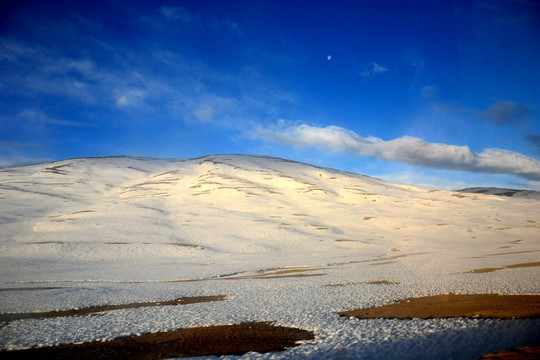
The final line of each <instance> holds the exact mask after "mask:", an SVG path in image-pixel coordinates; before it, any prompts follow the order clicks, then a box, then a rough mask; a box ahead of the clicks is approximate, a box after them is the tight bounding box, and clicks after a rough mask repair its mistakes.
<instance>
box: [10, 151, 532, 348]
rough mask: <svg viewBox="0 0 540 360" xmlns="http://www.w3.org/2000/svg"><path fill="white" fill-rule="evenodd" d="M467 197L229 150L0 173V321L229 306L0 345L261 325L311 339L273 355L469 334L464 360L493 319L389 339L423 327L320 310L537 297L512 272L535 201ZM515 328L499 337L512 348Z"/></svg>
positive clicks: (30, 331)
mask: <svg viewBox="0 0 540 360" xmlns="http://www.w3.org/2000/svg"><path fill="white" fill-rule="evenodd" d="M481 190H482V191H476V190H474V189H473V190H471V189H468V191H465V190H463V191H460V192H451V191H434V190H426V189H422V188H418V187H414V186H409V185H400V184H393V183H388V182H385V181H382V180H379V179H375V178H371V177H367V176H363V175H358V174H352V173H347V172H342V171H338V170H333V169H327V168H320V167H316V166H312V165H307V164H302V163H298V162H293V161H288V160H283V159H277V158H271V157H264V156H246V155H216V156H207V157H202V158H197V159H188V160H166V159H148V158H136V157H104V158H81V159H71V160H64V161H58V162H54V163H46V164H38V165H29V166H21V167H10V168H3V169H0V203H1V207H0V280H1V282H2V286H1V287H2V289H1V290H3V291H2V297H1V298H0V312H2V313H8V312H28V311H47V310H53V309H59V308H62V309H64V308H77V307H84V306H91V305H98V304H115V303H122V302H130V301H159V300H163V299H170V298H175V297H178V294H179V293H181V294H182V295H201V294H202V295H208V294H226V295H229V296H230V299H229V300H228V301H221V302H219V303H212V304H197V305H192V308H190V309H189V310H186V308H187V307H185V308H182V309H181V310H175V309H172V308H170V307H169V309H160V310H156V309H149V310H145V311H144V312H142V313H141V311H140V310H139V312H137V313H135V312H134V310H121V311H120V310H119V312H121V315H115V314H116V313H114V312H111V314H107V315H106V316H103V317H94V318H92V319H82V318H66V319H50V320H43V319H42V320H35V319H34V320H20V321H15V322H10V323H9V324H7V325H5V326H4V327H3V328H1V329H0V347H1V348H4V349H5V348H17V347H27V346H36V345H39V344H50V343H57V342H76V341H88V340H91V339H97V338H111V337H117V336H120V335H126V334H131V333H136V332H145V331H157V329H169V328H175V327H186V326H194V325H210V324H215V323H231V322H241V321H250V320H265V319H269V320H276V321H279V322H282V323H287V324H292V325H294V326H298V327H303V328H310V329H317V330H318V331H319V336H318V338H317V339H318V340H316V341H315V342H314V343H313V344H311V345H309V346H308V345H304V346H303V347H299V348H295V349H294V350H293V349H291V350H289V352H287V354H286V355H283V356H284V358H287V357H289V356H292V355H291V354H293V355H294V356H308V355H309V357H318V358H324V356H326V355H324V354H330V353H332V354H333V353H334V352H335V351H337V350H336V349H338V348H342V349H344V350H343V351H344V352H343V353H344V354H347V353H348V352H349V351H353V350H354V349H356V350H354V351H356V353H357V354H364V355H365V354H367V353H365V351H367V350H364V352H362V351H361V350H359V349H357V347H361V344H360V343H359V340H358V336H360V338H362V337H363V338H364V340H365V341H367V343H369V344H372V346H375V347H377V349H378V350H377V351H382V345H373V344H377V343H378V342H379V341H383V340H382V339H383V338H384V339H385V340H384V341H383V342H385V343H386V344H387V345H388V346H394V348H393V349H394V350H388V351H386V350H385V352H384V353H385V354H386V355H387V356H386V358H407V357H409V358H415V357H416V356H417V355H418V353H417V352H415V351H414V350H411V348H410V342H411V341H413V342H414V341H420V343H422V344H424V345H426V346H427V345H430V344H431V345H433V342H437V341H440V339H441V338H447V337H448V334H449V333H451V338H452V337H453V338H452V339H454V340H455V341H461V340H460V339H462V338H468V337H469V336H470V326H472V327H473V328H474V329H475V331H478V334H483V335H478V336H480V338H481V340H478V339H477V340H478V344H476V343H475V345H474V346H472V345H471V346H472V349H473V350H471V351H472V353H466V354H467V356H470V355H471V354H474V353H475V352H474V351H480V350H478V349H479V348H481V347H482V346H484V345H485V344H489V343H491V342H492V341H493V336H495V337H497V336H498V335H493V333H494V331H495V333H496V331H498V330H500V329H502V328H503V325H501V324H499V323H496V322H493V323H490V324H487V325H486V324H483V323H482V324H480V323H478V322H477V323H475V324H473V325H471V324H469V323H467V324H464V323H459V322H457V321H456V320H445V321H442V320H438V321H439V322H437V321H435V320H434V321H435V323H434V324H435V325H433V324H431V325H429V326H435V327H436V328H437V327H438V328H437V329H439V330H437V331H435V333H434V335H430V336H427V335H422V336H420V335H419V336H420V340H412V338H411V336H410V335H407V334H408V333H410V332H411V331H413V333H414V332H415V331H416V334H417V335H418V334H424V333H423V329H424V328H423V327H424V326H425V325H421V324H419V323H409V324H408V325H403V324H400V325H398V324H396V323H391V322H388V321H386V322H383V320H372V322H367V323H365V324H364V328H362V329H359V328H357V327H355V326H354V324H351V323H350V322H349V321H347V319H341V318H339V317H336V316H335V313H336V312H337V311H341V310H346V309H351V308H355V307H358V306H366V305H370V306H373V305H377V304H381V303H387V302H392V301H394V300H396V299H397V298H400V297H407V296H417V295H426V294H435V293H448V292H489V293H491V292H494V293H540V284H539V282H538V278H539V275H540V273H539V271H538V269H539V268H538V267H536V266H532V265H528V266H519V265H520V264H533V263H534V262H538V260H539V254H540V201H538V200H537V199H535V198H533V197H532V196H527V197H521V198H519V197H514V198H511V197H501V196H496V195H499V194H498V193H497V194H496V193H494V192H492V191H490V190H489V189H481ZM484 190H486V191H484ZM491 194H494V195H491ZM483 269H484V270H485V269H495V270H492V271H482V270H483ZM494 274H495V275H494ZM225 280H227V281H225ZM377 281H379V282H378V283H377ZM374 284H383V285H374ZM25 289H26V291H23V290H25ZM201 309H203V310H201ZM130 311H131V312H130ZM152 311H153V312H152ZM179 311H180V313H178V312H179ZM117 312H118V311H117ZM113 313H114V314H113ZM171 314H175V316H172V315H171ZM115 316H116V317H115ZM83 321H84V323H83ZM377 321H379V322H377ZM452 321H453V322H452ZM463 321H465V320H463ZM381 322H382V323H381ZM536 324H538V323H536ZM531 326H536V325H534V324H533V325H531ZM74 327H75V328H77V329H81V330H80V331H75V332H74V331H73V328H74ZM460 327H464V328H466V329H469V330H467V331H465V332H461V333H460V332H459V331H458V330H456V329H459V328H460ZM479 328H481V329H480V330H479ZM526 328H527V326H525V327H524V325H523V323H521V325H519V326H516V329H514V330H515V331H514V330H508V329H506V330H505V332H506V335H505V336H509V338H510V339H514V340H515V338H516V337H519V336H521V335H522V332H523V331H522V330H523V329H526ZM46 329H53V330H54V331H49V332H47V331H45V330H46ZM384 329H390V330H389V331H394V330H395V331H396V338H395V339H394V340H392V339H391V338H388V337H387V336H386V335H384V332H385V331H386V330H384ZM391 329H394V330H391ZM520 329H522V330H520ZM364 330H365V331H364ZM509 331H510V334H513V333H512V331H514V333H515V334H518V335H515V336H514V337H512V336H513V335H508V333H509ZM520 331H521V332H520ZM360 334H363V335H360ZM487 334H490V335H489V336H491V338H489V339H487V338H485V336H484V335H486V336H487ZM351 336H352V337H353V338H350V337H351ZM355 336H356V338H355ZM478 336H476V337H475V339H476V338H478ZM501 337H502V335H501ZM347 339H349V340H347ZM351 339H353V340H351ZM354 339H356V340H354ZM454 340H452V341H454ZM475 341H476V340H475ZM507 342H511V340H508V341H507ZM482 344H484V345H482ZM306 346H307V349H308V350H305V349H306ZM450 347H451V345H450ZM300 349H304V350H300ZM351 349H353V350H351ZM404 349H408V350H406V351H405V352H403V351H404ZM330 350H332V351H330ZM295 351H296V352H295ZM329 351H330V352H329ZM369 351H371V350H369ZM302 354H303V355H302ZM261 356H262V355H261ZM403 356H404V357H403ZM428 357H429V356H428Z"/></svg>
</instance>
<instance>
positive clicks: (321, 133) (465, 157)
mask: <svg viewBox="0 0 540 360" xmlns="http://www.w3.org/2000/svg"><path fill="white" fill-rule="evenodd" d="M283 125H284V123H281V126H280V125H278V126H277V127H275V128H258V129H257V130H255V131H253V132H252V133H251V134H250V135H251V136H254V137H257V138H263V139H265V140H269V141H274V142H278V143H282V144H285V145H290V146H299V147H320V148H324V149H328V150H331V151H337V152H345V153H352V154H355V155H357V156H364V157H372V158H378V159H386V160H391V161H396V162H402V163H406V164H410V165H415V166H421V167H426V168H434V169H445V170H464V171H470V172H484V173H494V174H512V175H517V176H520V177H522V178H525V179H528V180H535V181H538V180H540V162H539V161H537V160H535V159H533V158H531V157H528V156H525V155H522V154H519V153H516V152H512V151H507V150H503V149H485V150H484V151H483V152H480V153H478V152H474V151H472V150H471V149H470V148H469V147H468V146H456V145H447V144H438V143H429V142H426V141H424V140H422V139H419V138H416V137H411V136H403V137H400V138H397V139H393V140H388V141H384V140H382V139H380V138H376V137H372V136H370V137H362V136H360V135H358V134H356V133H355V132H353V131H351V130H347V129H344V128H341V127H338V126H327V127H317V126H310V125H306V124H302V125H298V126H290V127H285V126H283Z"/></svg>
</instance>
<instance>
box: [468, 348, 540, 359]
mask: <svg viewBox="0 0 540 360" xmlns="http://www.w3.org/2000/svg"><path fill="white" fill-rule="evenodd" d="M538 359H540V346H523V347H516V348H512V349H508V350H502V351H497V352H495V353H492V354H487V355H484V356H482V357H479V358H478V359H477V360H538Z"/></svg>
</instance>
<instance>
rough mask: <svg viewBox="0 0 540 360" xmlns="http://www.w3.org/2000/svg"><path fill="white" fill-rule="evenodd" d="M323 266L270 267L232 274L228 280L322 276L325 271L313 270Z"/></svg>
mask: <svg viewBox="0 0 540 360" xmlns="http://www.w3.org/2000/svg"><path fill="white" fill-rule="evenodd" d="M321 269H322V267H290V268H278V269H268V270H264V271H261V272H258V273H256V274H253V275H242V276H231V277H228V278H224V279H228V280H237V279H280V278H290V277H307V276H322V275H326V274H325V273H312V272H313V271H318V270H321Z"/></svg>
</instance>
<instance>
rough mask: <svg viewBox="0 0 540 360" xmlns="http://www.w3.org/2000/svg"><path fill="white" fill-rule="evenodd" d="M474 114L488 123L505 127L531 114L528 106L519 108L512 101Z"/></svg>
mask: <svg viewBox="0 0 540 360" xmlns="http://www.w3.org/2000/svg"><path fill="white" fill-rule="evenodd" d="M476 113H477V114H478V116H480V117H481V118H482V119H484V120H486V121H488V122H490V123H493V124H497V125H507V124H514V123H519V122H520V121H522V120H523V119H525V118H526V117H527V116H529V115H530V114H532V110H531V108H530V107H528V106H519V105H517V104H516V103H515V102H513V101H499V102H496V103H495V104H493V105H491V106H490V107H488V108H487V109H485V110H482V111H477V112H476Z"/></svg>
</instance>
